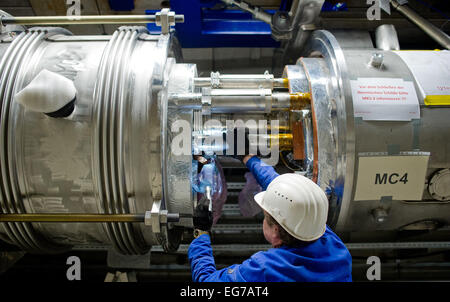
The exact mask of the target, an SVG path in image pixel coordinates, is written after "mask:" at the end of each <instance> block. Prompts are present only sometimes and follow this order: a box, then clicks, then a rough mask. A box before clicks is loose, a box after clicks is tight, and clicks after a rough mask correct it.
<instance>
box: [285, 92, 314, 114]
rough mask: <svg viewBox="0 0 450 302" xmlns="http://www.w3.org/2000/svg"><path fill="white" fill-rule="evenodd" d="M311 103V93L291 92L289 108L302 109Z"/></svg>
mask: <svg viewBox="0 0 450 302" xmlns="http://www.w3.org/2000/svg"><path fill="white" fill-rule="evenodd" d="M310 104H311V94H310V93H303V92H298V93H295V94H291V108H290V110H302V109H304V108H305V107H307V106H309V105H310Z"/></svg>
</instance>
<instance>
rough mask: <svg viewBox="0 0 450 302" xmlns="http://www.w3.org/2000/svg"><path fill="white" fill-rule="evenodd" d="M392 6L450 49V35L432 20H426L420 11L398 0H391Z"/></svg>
mask: <svg viewBox="0 0 450 302" xmlns="http://www.w3.org/2000/svg"><path fill="white" fill-rule="evenodd" d="M390 1H391V4H392V6H393V7H394V8H395V9H396V10H397V11H398V12H399V13H401V14H402V15H403V16H405V17H406V18H407V19H408V20H409V21H411V22H413V23H414V24H416V25H417V26H418V27H420V29H422V30H423V31H424V32H425V33H426V34H427V35H428V36H430V37H431V38H432V39H433V40H435V41H436V42H438V43H439V44H440V45H441V46H442V47H444V48H446V49H450V37H449V36H448V35H447V34H446V33H445V32H443V31H442V30H440V29H439V28H437V27H436V26H434V25H433V24H431V23H430V21H428V20H426V19H425V18H423V17H422V16H420V15H419V14H418V13H416V12H415V11H414V10H413V9H411V8H410V7H409V6H408V5H406V4H403V5H402V4H400V3H398V2H397V1H396V0H390Z"/></svg>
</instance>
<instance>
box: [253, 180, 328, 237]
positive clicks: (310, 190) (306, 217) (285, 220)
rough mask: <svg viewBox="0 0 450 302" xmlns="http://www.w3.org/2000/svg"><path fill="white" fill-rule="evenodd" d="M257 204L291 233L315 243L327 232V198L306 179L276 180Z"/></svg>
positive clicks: (260, 196) (256, 199)
mask: <svg viewBox="0 0 450 302" xmlns="http://www.w3.org/2000/svg"><path fill="white" fill-rule="evenodd" d="M255 201H256V202H257V203H258V204H259V206H260V207H261V208H263V209H264V210H265V211H266V212H267V213H269V214H270V215H271V216H272V217H273V218H274V219H275V220H276V221H277V222H278V223H279V224H280V225H281V226H282V227H283V228H284V229H285V230H286V231H287V232H288V233H289V234H291V235H292V236H293V237H295V238H297V239H300V240H303V241H313V240H316V239H318V238H320V237H321V236H322V235H323V234H324V233H325V228H326V221H327V215H328V199H327V196H326V195H325V192H324V191H323V190H322V189H321V188H320V187H319V186H318V185H317V184H315V183H314V182H313V181H312V180H310V179H309V178H307V177H304V176H301V175H298V174H294V173H287V174H283V175H280V176H278V177H277V178H275V179H274V180H273V181H272V182H271V183H270V184H269V186H268V187H267V190H266V191H263V192H261V193H258V194H256V195H255Z"/></svg>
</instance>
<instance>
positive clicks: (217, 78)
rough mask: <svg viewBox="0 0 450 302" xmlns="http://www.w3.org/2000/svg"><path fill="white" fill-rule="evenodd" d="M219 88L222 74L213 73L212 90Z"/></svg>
mask: <svg viewBox="0 0 450 302" xmlns="http://www.w3.org/2000/svg"><path fill="white" fill-rule="evenodd" d="M219 87H220V73H219V72H211V88H219Z"/></svg>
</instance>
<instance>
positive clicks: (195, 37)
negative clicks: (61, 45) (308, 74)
mask: <svg viewBox="0 0 450 302" xmlns="http://www.w3.org/2000/svg"><path fill="white" fill-rule="evenodd" d="M111 2H114V1H113V0H110V4H111ZM120 2H121V3H122V5H124V3H123V2H127V1H123V0H121V1H120ZM131 2H133V1H131ZM291 3H292V0H282V1H281V5H280V11H288V10H289V9H290V6H291ZM111 8H113V7H112V6H111ZM170 9H171V10H172V11H175V12H176V13H177V14H183V15H184V23H177V24H176V25H175V29H176V31H177V36H178V39H179V41H180V43H181V46H182V47H183V48H195V47H278V46H279V45H280V43H279V42H277V41H275V40H274V39H273V38H272V37H271V34H272V32H271V27H270V25H269V24H267V23H265V22H263V21H260V20H256V19H254V18H253V17H252V15H251V14H250V13H247V12H244V11H242V10H239V9H226V8H225V6H224V5H223V2H222V1H220V0H171V1H170ZM346 9H347V8H346V6H345V4H342V3H339V4H335V5H332V4H330V3H328V2H325V4H324V5H323V7H322V11H324V10H326V11H337V10H346ZM156 12H158V11H155V10H147V11H146V13H147V14H155V13H156ZM267 12H268V13H270V14H274V13H275V12H276V11H274V10H267ZM147 27H148V29H149V30H150V32H152V33H159V32H161V31H160V28H159V27H156V26H155V24H148V25H147Z"/></svg>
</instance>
